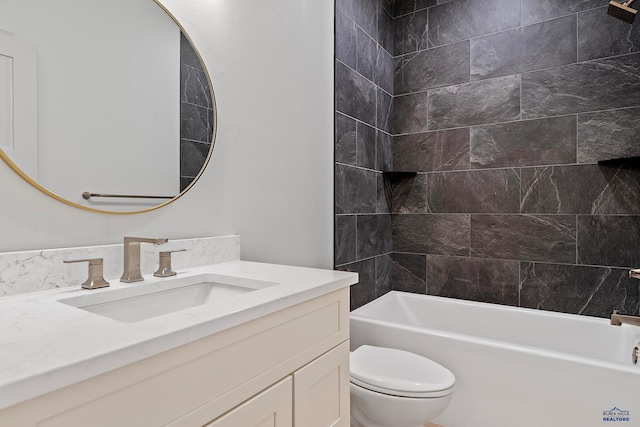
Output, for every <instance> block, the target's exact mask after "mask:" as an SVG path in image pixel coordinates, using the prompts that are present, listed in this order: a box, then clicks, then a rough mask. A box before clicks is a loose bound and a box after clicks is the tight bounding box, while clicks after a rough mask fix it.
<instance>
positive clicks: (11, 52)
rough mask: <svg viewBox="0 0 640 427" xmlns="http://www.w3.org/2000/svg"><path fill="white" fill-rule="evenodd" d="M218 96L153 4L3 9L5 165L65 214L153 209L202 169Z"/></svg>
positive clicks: (80, 2) (0, 121) (13, 4)
mask: <svg viewBox="0 0 640 427" xmlns="http://www.w3.org/2000/svg"><path fill="white" fill-rule="evenodd" d="M215 129H216V111H215V98H214V95H213V90H212V87H211V83H210V80H209V75H208V74H207V72H206V68H205V67H204V64H203V63H202V61H201V58H200V55H199V54H198V52H197V51H196V50H195V48H194V47H193V46H192V44H191V42H190V39H189V37H188V35H186V34H185V33H184V31H183V29H182V28H181V27H180V25H179V24H177V22H176V21H175V19H174V18H173V17H172V16H170V15H169V14H168V12H167V11H166V10H165V9H164V8H163V7H161V6H160V5H159V4H158V3H157V2H155V1H154V0H109V1H105V0H58V1H51V0H0V157H2V158H3V160H5V162H6V163H7V164H8V165H9V166H10V167H11V168H13V169H14V170H15V171H16V172H17V173H18V174H20V176H22V177H23V178H24V179H26V180H27V181H28V182H30V183H31V184H33V185H34V186H36V187H37V188H39V189H40V190H42V191H44V192H45V193H46V194H48V195H50V196H52V197H55V198H56V199H58V200H60V201H62V202H65V203H67V204H70V205H73V206H77V207H80V208H83V209H87V210H93V211H99V212H117V213H133V212H145V211H148V210H152V209H157V208H158V207H160V206H163V205H166V204H167V203H170V202H171V201H173V200H175V199H176V198H177V197H179V196H180V195H182V194H184V192H185V191H187V190H188V189H189V188H190V187H191V186H192V185H193V184H194V183H195V181H196V180H197V179H198V177H199V176H200V174H201V173H202V171H203V170H204V168H205V167H206V165H207V163H208V161H209V158H210V156H211V151H212V149H213V142H214V139H215Z"/></svg>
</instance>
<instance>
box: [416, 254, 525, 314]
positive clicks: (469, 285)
mask: <svg viewBox="0 0 640 427" xmlns="http://www.w3.org/2000/svg"><path fill="white" fill-rule="evenodd" d="M519 268H520V266H519V262H518V261H503V260H491V259H473V258H458V257H446V256H436V255H428V256H427V294H429V295H438V296H442V297H451V298H459V299H466V300H472V301H480V302H489V303H494V304H504V305H512V306H517V305H518V281H519Z"/></svg>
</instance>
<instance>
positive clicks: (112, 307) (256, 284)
mask: <svg viewBox="0 0 640 427" xmlns="http://www.w3.org/2000/svg"><path fill="white" fill-rule="evenodd" d="M225 279H226V280H225ZM275 284H276V283H273V282H265V281H260V280H252V279H251V280H249V279H238V278H233V277H226V278H221V277H219V276H217V275H212V274H202V275H197V276H191V277H184V278H172V279H165V280H162V281H159V282H155V283H149V284H144V283H143V284H135V285H128V286H130V287H129V288H124V289H114V290H105V291H104V292H101V293H96V294H93V295H82V296H78V297H72V298H66V299H61V300H59V301H60V302H61V303H64V304H67V305H70V306H73V307H76V308H79V309H82V310H85V311H89V312H91V313H95V314H99V315H101V316H105V317H108V318H111V319H114V320H119V321H121V322H139V321H141V320H147V319H151V318H153V317H157V316H162V315H165V314H169V313H174V312H177V311H181V310H185V309H189V308H193V307H197V306H199V305H203V304H207V303H209V302H211V301H220V300H226V299H229V298H233V297H236V296H239V295H242V294H246V293H249V292H253V291H256V290H258V289H263V288H265V287H268V286H273V285H275Z"/></svg>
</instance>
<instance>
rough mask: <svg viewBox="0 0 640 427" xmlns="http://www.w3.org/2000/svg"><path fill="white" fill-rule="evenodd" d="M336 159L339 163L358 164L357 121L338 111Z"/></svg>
mask: <svg viewBox="0 0 640 427" xmlns="http://www.w3.org/2000/svg"><path fill="white" fill-rule="evenodd" d="M335 133H336V136H335V138H336V146H335V159H336V162H338V163H345V164H348V165H355V164H356V121H355V120H353V119H352V118H351V117H347V116H345V115H344V114H340V113H336V124H335Z"/></svg>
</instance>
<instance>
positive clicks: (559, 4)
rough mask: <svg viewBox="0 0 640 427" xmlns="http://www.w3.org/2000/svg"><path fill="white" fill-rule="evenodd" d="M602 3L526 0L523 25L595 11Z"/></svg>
mask: <svg viewBox="0 0 640 427" xmlns="http://www.w3.org/2000/svg"><path fill="white" fill-rule="evenodd" d="M602 3H603V2H602V1H601V0H572V1H567V0H526V1H523V2H522V25H528V24H532V23H534V22H540V21H546V20H548V19H553V18H558V17H560V16H565V15H570V14H573V13H577V12H582V11H585V10H589V9H593V8H596V7H600V6H602ZM605 3H606V2H605ZM603 19H604V17H603Z"/></svg>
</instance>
